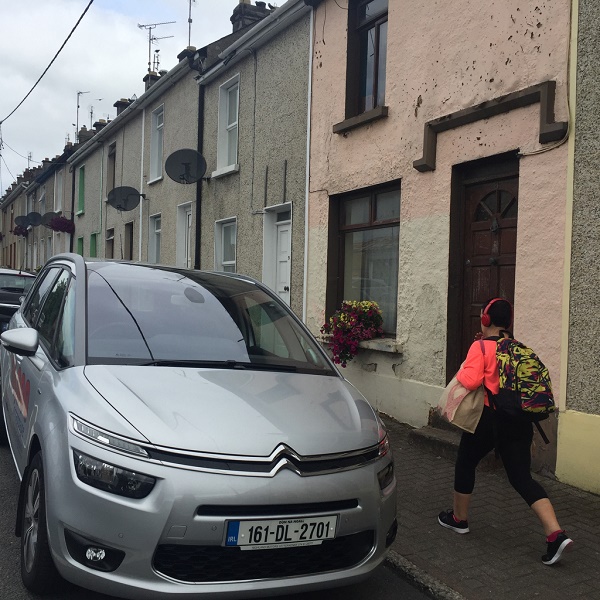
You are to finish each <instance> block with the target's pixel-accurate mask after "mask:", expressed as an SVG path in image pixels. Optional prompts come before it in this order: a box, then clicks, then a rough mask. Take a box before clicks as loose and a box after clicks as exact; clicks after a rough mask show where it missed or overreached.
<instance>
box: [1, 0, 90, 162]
mask: <svg viewBox="0 0 600 600" xmlns="http://www.w3.org/2000/svg"><path fill="white" fill-rule="evenodd" d="M93 2H94V0H90V2H89V4H88V5H87V6H86V7H85V10H84V11H83V13H81V16H80V17H79V19H78V20H77V23H75V27H73V29H71V33H69V35H68V36H67V39H66V40H65V41H64V42H63V44H62V46H61V47H60V48H59V49H58V52H57V53H56V54H55V55H54V58H53V59H52V60H51V61H50V64H49V65H48V66H47V67H46V69H45V70H44V72H43V73H42V74H41V75H40V78H39V79H38V80H37V81H36V82H35V83H34V84H33V87H32V88H31V89H30V90H29V92H27V95H26V96H25V98H23V100H21V102H19V104H17V106H16V107H15V108H14V109H13V110H12V112H11V113H9V114H8V115H7V116H6V117H4V119H2V121H0V125H2V123H4V121H6V120H7V119H8V117H10V116H11V115H12V114H13V113H15V112H16V111H17V109H18V108H19V107H20V106H21V104H23V102H25V100H27V98H28V97H29V95H30V94H31V92H33V90H34V89H35V88H36V86H37V84H38V83H39V82H40V81H41V80H42V77H43V76H44V75H45V74H46V73H47V72H48V69H49V68H50V67H51V66H52V63H53V62H54V61H55V60H56V58H57V57H58V55H59V54H60V53H61V51H62V49H63V48H64V47H65V46H66V44H67V42H68V41H69V39H70V37H71V36H72V35H73V33H74V31H75V30H76V29H77V27H78V26H79V23H81V20H82V19H83V17H84V16H85V13H86V12H87V11H88V9H89V8H90V6H91V5H92V4H93ZM5 164H6V163H5ZM7 168H8V167H7ZM9 173H10V171H9Z"/></svg>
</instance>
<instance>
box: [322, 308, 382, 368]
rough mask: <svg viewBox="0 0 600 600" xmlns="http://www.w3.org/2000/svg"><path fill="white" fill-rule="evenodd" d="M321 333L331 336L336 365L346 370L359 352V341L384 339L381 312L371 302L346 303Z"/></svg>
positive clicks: (330, 342)
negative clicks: (375, 338)
mask: <svg viewBox="0 0 600 600" xmlns="http://www.w3.org/2000/svg"><path fill="white" fill-rule="evenodd" d="M321 333H323V334H330V335H331V339H330V341H329V349H330V350H331V353H332V355H333V362H334V363H336V364H338V365H341V366H342V367H345V366H346V365H347V364H348V363H349V362H350V361H351V360H352V359H353V358H354V357H355V356H356V354H357V353H358V344H359V342H362V341H363V340H370V339H373V338H374V337H381V336H383V317H382V316H381V309H380V308H379V305H378V304H377V302H372V301H370V300H362V301H357V300H344V301H343V302H342V306H341V308H339V309H338V310H336V311H335V313H334V314H333V315H332V316H331V318H330V319H329V321H327V323H325V324H324V325H323V326H322V327H321Z"/></svg>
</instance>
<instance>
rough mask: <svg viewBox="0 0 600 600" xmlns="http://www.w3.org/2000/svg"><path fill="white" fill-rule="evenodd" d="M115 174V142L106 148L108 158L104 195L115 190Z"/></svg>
mask: <svg viewBox="0 0 600 600" xmlns="http://www.w3.org/2000/svg"><path fill="white" fill-rule="evenodd" d="M116 174H117V142H113V143H112V144H110V145H109V146H108V157H107V161H106V195H107V196H108V194H109V192H111V191H112V190H114V189H115V186H116V181H117V179H116Z"/></svg>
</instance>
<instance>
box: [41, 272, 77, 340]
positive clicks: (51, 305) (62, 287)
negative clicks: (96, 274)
mask: <svg viewBox="0 0 600 600" xmlns="http://www.w3.org/2000/svg"><path fill="white" fill-rule="evenodd" d="M70 278H71V275H70V273H69V272H68V271H67V270H66V269H63V270H62V272H61V274H60V275H59V276H58V278H57V279H56V281H55V283H54V285H53V286H52V289H51V290H50V291H49V292H48V294H46V298H45V300H44V304H43V305H42V308H41V310H40V311H39V316H38V320H37V325H36V329H37V330H38V332H39V334H40V341H41V342H42V343H45V345H46V347H47V348H48V349H49V350H50V349H51V348H52V345H53V343H54V335H55V334H56V329H57V327H58V323H59V320H60V315H61V311H62V307H63V300H64V298H65V295H66V293H67V288H68V286H69V280H70Z"/></svg>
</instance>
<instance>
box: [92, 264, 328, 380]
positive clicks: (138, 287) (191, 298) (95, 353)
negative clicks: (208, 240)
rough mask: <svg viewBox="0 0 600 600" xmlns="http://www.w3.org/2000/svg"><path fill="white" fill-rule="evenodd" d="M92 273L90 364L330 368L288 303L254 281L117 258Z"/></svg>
mask: <svg viewBox="0 0 600 600" xmlns="http://www.w3.org/2000/svg"><path fill="white" fill-rule="evenodd" d="M88 273H89V274H88V300H87V303H88V307H87V308H88V310H87V356H88V364H130V365H131V364H134V365H140V364H146V365H150V364H152V365H158V366H162V365H164V366H195V367H210V368H239V369H246V368H251V369H273V370H284V371H292V372H296V371H298V372H304V373H306V372H311V373H320V374H328V375H330V374H331V373H332V369H331V366H330V364H329V362H328V361H327V360H326V359H325V357H324V356H323V353H322V351H321V349H320V348H319V347H318V346H317V344H316V343H315V341H314V340H313V339H312V338H311V337H310V336H309V335H307V334H306V333H305V331H304V330H303V328H302V327H301V326H300V325H299V324H298V323H297V322H296V320H295V319H294V318H293V317H292V316H291V315H290V313H289V311H288V309H287V308H286V307H285V306H284V305H283V304H282V303H281V302H280V301H279V300H278V299H276V298H274V297H272V296H271V295H269V294H268V293H266V292H265V291H264V290H262V289H261V288H260V287H258V286H256V285H254V284H253V283H252V282H248V281H244V280H239V279H236V278H232V277H228V276H225V275H219V274H216V273H201V272H191V271H176V270H166V269H161V268H148V267H142V266H136V265H124V264H119V263H111V264H108V265H103V266H101V267H97V268H96V269H95V270H90V271H89V272H88Z"/></svg>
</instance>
